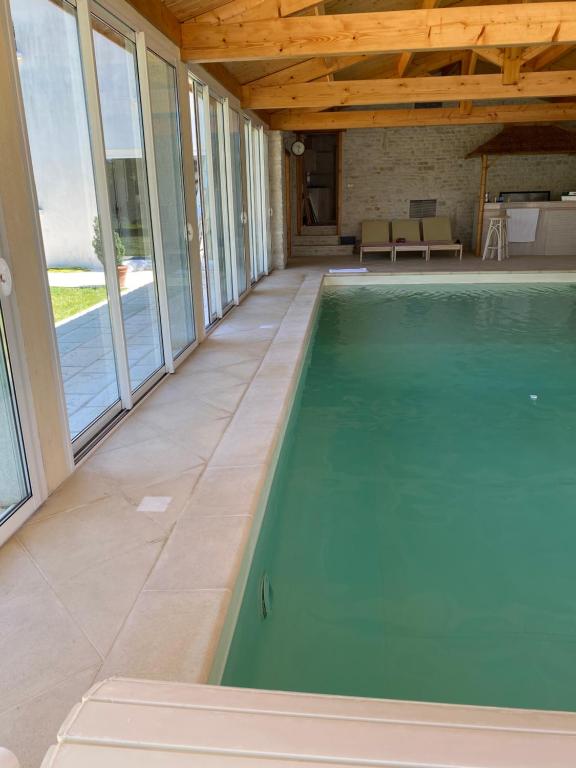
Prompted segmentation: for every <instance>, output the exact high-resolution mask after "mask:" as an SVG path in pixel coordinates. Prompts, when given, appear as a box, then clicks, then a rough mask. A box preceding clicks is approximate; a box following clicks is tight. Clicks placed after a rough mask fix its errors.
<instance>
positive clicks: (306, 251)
mask: <svg viewBox="0 0 576 768" xmlns="http://www.w3.org/2000/svg"><path fill="white" fill-rule="evenodd" d="M353 254H354V246H353V245H293V246H292V256H293V257H294V258H307V257H310V256H321V257H322V258H324V257H326V258H330V257H333V256H352V255H353Z"/></svg>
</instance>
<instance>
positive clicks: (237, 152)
mask: <svg viewBox="0 0 576 768" xmlns="http://www.w3.org/2000/svg"><path fill="white" fill-rule="evenodd" d="M241 137H242V134H241V133H240V115H239V114H238V112H235V111H234V110H233V109H231V110H230V150H231V153H232V158H231V160H232V162H231V166H232V195H233V210H234V237H235V240H236V249H235V250H236V271H237V274H238V292H239V293H241V294H242V293H244V291H245V290H246V288H247V287H248V276H247V273H246V236H247V232H246V230H247V226H246V223H247V220H248V215H247V210H246V186H245V183H244V179H245V168H244V163H243V161H242V160H243V158H242V138H241Z"/></svg>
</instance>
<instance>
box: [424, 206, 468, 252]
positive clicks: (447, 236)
mask: <svg viewBox="0 0 576 768" xmlns="http://www.w3.org/2000/svg"><path fill="white" fill-rule="evenodd" d="M422 234H423V237H424V241H425V242H426V243H427V244H428V254H430V253H432V251H455V252H456V253H457V254H458V256H459V257H460V261H462V243H457V242H455V241H454V239H453V237H452V227H451V226H450V219H449V218H448V216H434V217H432V218H429V219H422Z"/></svg>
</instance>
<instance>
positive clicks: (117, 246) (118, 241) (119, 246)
mask: <svg viewBox="0 0 576 768" xmlns="http://www.w3.org/2000/svg"><path fill="white" fill-rule="evenodd" d="M93 228H94V236H93V237H92V248H93V249H94V253H95V254H96V257H97V258H98V260H99V261H100V263H101V264H102V265H103V264H104V249H103V247H102V232H101V231H100V219H99V218H98V216H95V217H94V224H93ZM114 255H115V258H116V271H117V273H118V285H119V286H120V290H121V291H123V290H124V289H125V288H126V275H127V274H128V266H127V265H126V264H124V257H125V256H126V246H125V245H124V243H123V242H122V238H121V237H120V235H119V234H118V232H117V231H116V230H114Z"/></svg>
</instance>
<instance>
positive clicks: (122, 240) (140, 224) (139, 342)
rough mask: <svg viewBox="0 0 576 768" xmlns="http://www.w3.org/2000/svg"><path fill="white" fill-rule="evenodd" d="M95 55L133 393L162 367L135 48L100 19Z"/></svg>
mask: <svg viewBox="0 0 576 768" xmlns="http://www.w3.org/2000/svg"><path fill="white" fill-rule="evenodd" d="M92 28H93V34H94V53H95V57H96V71H97V74H98V89H99V93H100V106H101V109H102V125H103V129H104V144H105V150H106V175H107V178H108V194H109V196H110V212H111V215H112V227H113V230H114V244H115V250H116V262H117V269H118V275H119V281H120V290H121V291H122V315H123V318H124V329H125V333H126V345H127V348H128V364H129V368H130V383H131V386H132V389H133V390H135V389H137V388H138V387H139V386H140V385H141V384H142V383H143V382H144V381H146V379H148V378H149V377H150V376H151V375H152V374H153V373H154V372H155V371H157V370H158V369H159V368H161V367H162V365H163V363H164V356H163V352H162V342H161V336H160V317H159V312H158V297H157V293H156V275H155V264H154V248H153V246H152V227H151V224H150V201H149V198H148V180H147V176H146V163H145V155H144V139H143V135H142V115H141V109H140V99H139V94H138V70H137V66H136V46H135V44H134V43H133V42H132V41H131V40H129V39H128V38H127V37H125V36H124V35H122V34H121V33H120V32H117V31H116V30H115V29H113V28H112V27H110V26H108V24H106V23H105V22H103V21H101V20H100V19H99V18H97V17H96V16H93V17H92Z"/></svg>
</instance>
